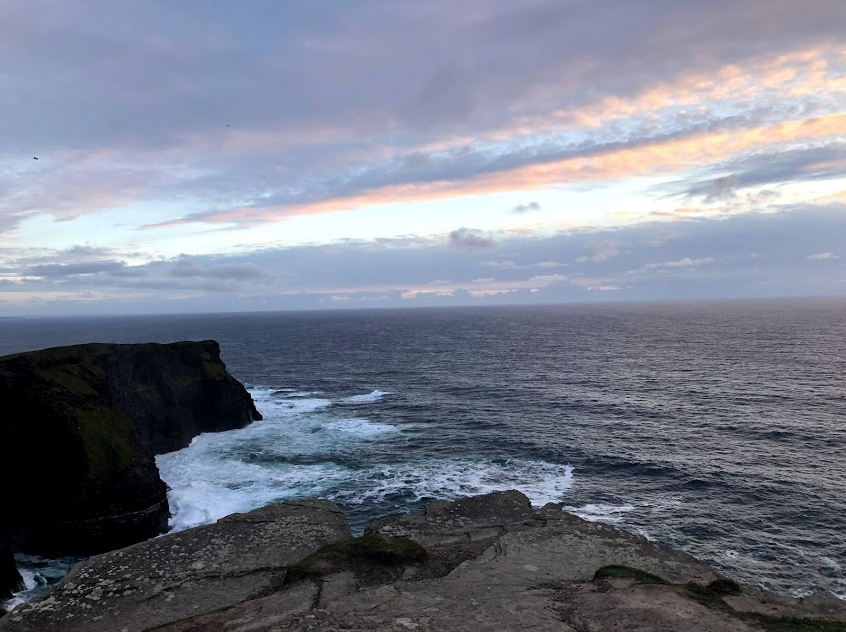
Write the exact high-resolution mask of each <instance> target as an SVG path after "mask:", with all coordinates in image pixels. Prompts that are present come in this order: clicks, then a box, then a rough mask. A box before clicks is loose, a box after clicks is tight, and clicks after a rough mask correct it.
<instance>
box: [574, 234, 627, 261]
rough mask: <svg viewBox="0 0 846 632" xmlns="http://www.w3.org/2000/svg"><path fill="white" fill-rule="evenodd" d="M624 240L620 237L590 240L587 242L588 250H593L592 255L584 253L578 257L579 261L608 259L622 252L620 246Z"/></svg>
mask: <svg viewBox="0 0 846 632" xmlns="http://www.w3.org/2000/svg"><path fill="white" fill-rule="evenodd" d="M621 246H622V242H621V241H620V240H619V239H607V240H598V241H589V242H587V243H586V244H585V248H586V249H587V250H592V251H593V254H592V255H583V256H581V257H578V258H577V259H576V261H577V262H578V263H586V262H588V261H607V260H608V259H611V258H613V257H616V256H617V255H619V254H620V247H621Z"/></svg>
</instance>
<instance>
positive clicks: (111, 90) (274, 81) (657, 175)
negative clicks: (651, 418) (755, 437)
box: [0, 0, 846, 316]
mask: <svg viewBox="0 0 846 632" xmlns="http://www.w3.org/2000/svg"><path fill="white" fill-rule="evenodd" d="M845 33H846V5H844V3H843V0H744V1H743V2H737V0H707V1H705V0H643V1H641V2H632V1H631V0H585V1H581V0H521V1H520V2H513V0H507V1H506V0H463V1H462V2H460V3H456V2H453V1H447V0H426V1H416V2H412V1H406V2H403V1H401V0H357V1H356V2H350V1H349V0H310V1H309V2H295V1H293V0H289V1H288V2H283V1H280V0H244V1H243V2H237V3H236V2H229V1H228V0H204V1H199V0H180V1H179V2H173V0H144V1H143V2H141V1H135V2H130V1H129V0H4V1H3V2H0V316H14V315H65V314H67V315H70V314H119V313H180V312H181V313H184V312H218V311H239V312H243V311H257V310H282V309H326V308H360V307H397V306H404V307H416V306H435V305H439V306H440V305H485V304H517V303H529V304H532V303H537V304H541V303H558V302H585V301H633V300H689V299H712V298H758V297H788V296H791V297H812V296H844V295H846V38H844V34H845Z"/></svg>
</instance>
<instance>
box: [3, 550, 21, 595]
mask: <svg viewBox="0 0 846 632" xmlns="http://www.w3.org/2000/svg"><path fill="white" fill-rule="evenodd" d="M21 589H23V579H22V578H21V576H20V573H18V569H17V568H16V567H15V558H14V557H13V556H12V552H11V551H10V550H9V549H8V548H7V547H5V546H3V545H2V544H0V601H3V600H5V599H8V598H9V597H11V596H12V593H13V592H17V591H18V590H21Z"/></svg>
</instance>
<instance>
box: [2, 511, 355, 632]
mask: <svg viewBox="0 0 846 632" xmlns="http://www.w3.org/2000/svg"><path fill="white" fill-rule="evenodd" d="M350 536H351V533H350V526H349V523H348V522H347V519H346V517H345V516H344V514H343V513H342V512H341V510H340V509H339V508H338V507H337V506H336V505H335V504H333V503H331V502H329V501H326V500H306V501H301V502H292V503H279V504H275V505H269V506H267V507H264V508H263V509H257V510H255V511H251V512H249V513H246V514H234V515H232V516H228V517H226V518H223V519H222V520H220V521H218V522H217V523H215V524H212V525H206V526H203V527H199V528H196V529H191V530H190V531H182V532H179V533H172V534H169V535H165V536H162V537H160V538H154V539H153V540H148V541H147V542H142V543H140V544H136V545H134V546H130V547H127V548H125V549H121V550H118V551H111V552H109V553H104V554H103V555H99V556H96V557H92V558H90V559H88V560H86V561H85V562H81V563H80V564H78V565H77V566H75V567H74V568H73V570H72V571H71V572H70V574H69V575H68V576H67V577H65V578H64V579H63V580H62V581H61V582H60V583H59V584H58V585H57V587H56V588H55V589H54V590H53V591H52V592H51V593H50V594H49V596H47V597H46V598H44V599H40V600H38V601H33V602H31V603H29V604H25V605H23V606H21V607H19V608H18V609H16V610H15V611H14V612H13V613H12V616H11V617H7V618H6V619H4V620H2V623H0V629H9V630H21V631H23V630H27V631H32V632H42V631H44V630H50V631H51V632H63V631H72V630H85V631H86V632H112V631H113V630H126V632H132V631H135V630H147V629H150V628H154V627H156V626H159V625H162V624H165V623H171V622H173V621H178V620H180V619H184V618H186V617H192V616H197V615H199V614H203V613H207V612H211V611H214V610H218V609H220V608H226V607H228V606H232V605H235V604H238V603H241V602H243V601H247V600H250V599H255V598H257V597H261V596H264V595H267V594H270V593H273V592H274V591H276V590H279V589H280V588H281V587H282V586H283V584H284V581H285V573H286V569H287V567H288V566H290V565H291V564H293V563H295V562H297V561H298V560H300V559H302V558H303V557H306V556H307V555H309V554H311V553H314V552H315V551H316V550H318V549H319V548H321V547H322V546H325V545H327V544H331V543H333V542H337V541H338V540H342V539H345V538H349V537H350ZM17 618H20V620H19V621H16V620H15V619H17ZM10 619H11V620H10Z"/></svg>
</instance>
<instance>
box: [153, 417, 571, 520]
mask: <svg viewBox="0 0 846 632" xmlns="http://www.w3.org/2000/svg"><path fill="white" fill-rule="evenodd" d="M274 425H277V426H278V425H283V426H285V425H287V426H288V428H287V430H289V431H290V430H292V429H291V428H290V426H292V425H295V426H297V428H296V429H295V431H294V432H287V433H286V434H285V436H284V441H280V440H279V439H280V437H279V435H274V434H273V433H272V432H271V430H272V427H273V426H274ZM239 433H240V434H239ZM386 433H397V430H396V429H395V428H394V427H392V426H389V425H387V424H374V423H371V422H368V421H367V420H363V419H341V420H336V421H333V422H330V423H329V424H323V425H321V424H319V423H317V422H311V421H307V420H303V421H302V422H300V423H296V424H295V423H291V424H273V423H270V424H253V425H252V426H250V427H248V428H245V429H243V430H239V431H230V432H226V433H217V434H207V435H201V436H200V437H198V438H197V439H195V440H194V442H192V444H191V445H190V446H189V447H188V448H185V449H184V450H180V451H178V452H172V453H170V454H164V455H160V456H158V457H157V458H156V462H157V464H158V467H159V470H160V472H161V476H162V479H164V481H165V482H166V483H167V484H168V485H169V487H170V491H169V492H168V499H169V501H170V509H171V512H172V518H171V521H170V525H171V527H172V528H173V529H174V530H182V529H186V528H189V527H193V526H198V525H201V524H205V523H208V522H213V521H215V520H217V519H219V518H221V517H223V516H225V515H228V514H230V513H234V512H243V511H249V510H251V509H255V508H257V507H261V506H263V505H266V504H267V503H270V502H274V501H279V500H285V499H289V498H302V497H309V496H311V497H313V496H323V497H327V498H331V499H334V500H337V501H339V502H343V503H346V504H352V505H356V504H361V503H369V504H374V503H375V504H377V505H378V504H383V505H384V506H385V509H386V511H388V510H395V509H397V508H398V507H396V506H395V505H394V502H395V500H394V499H396V498H402V499H404V500H403V502H404V503H410V502H414V501H419V500H424V499H435V498H438V499H449V498H456V497H459V496H465V495H471V494H482V493H487V492H491V491H495V490H503V489H518V490H520V491H522V492H523V493H525V494H526V495H527V496H528V497H529V498H530V499H531V500H532V502H533V503H534V504H538V505H541V504H544V503H547V502H561V501H562V500H563V498H564V496H565V495H566V492H567V490H568V489H569V488H570V485H571V484H572V468H571V467H570V466H568V465H556V464H552V463H546V462H543V461H529V460H521V459H511V460H508V461H505V460H501V461H491V460H473V459H436V460H428V461H418V462H404V463H398V464H395V465H380V466H374V467H370V468H363V469H361V468H347V467H344V466H342V465H339V464H337V463H334V462H332V461H328V460H320V459H322V458H325V456H326V454H327V453H331V451H332V450H334V449H337V448H338V446H340V445H341V444H344V445H346V444H349V442H350V441H353V442H355V441H368V440H371V439H372V438H373V437H374V436H378V435H384V434H386ZM274 440H276V443H274ZM286 455H287V456H288V457H289V458H290V457H292V456H296V457H298V458H299V459H300V460H301V461H308V460H309V459H311V458H314V459H315V460H316V461H318V462H315V463H308V462H305V463H292V462H290V460H289V461H286V460H285V459H284V458H277V457H284V456H286ZM399 508H401V507H399Z"/></svg>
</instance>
